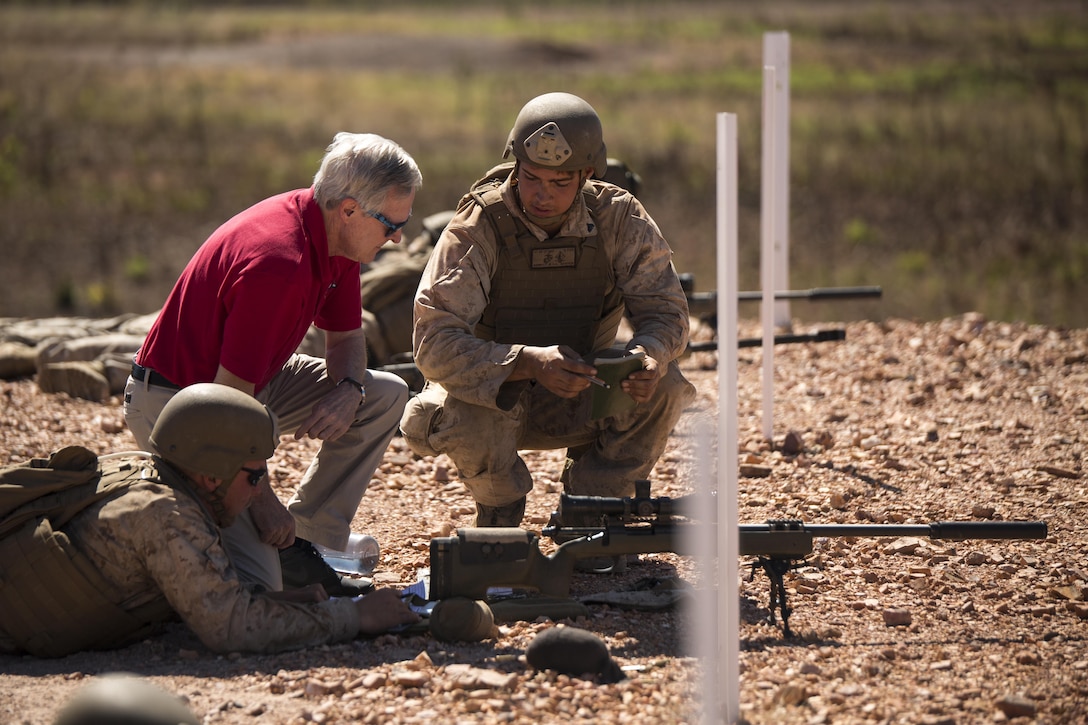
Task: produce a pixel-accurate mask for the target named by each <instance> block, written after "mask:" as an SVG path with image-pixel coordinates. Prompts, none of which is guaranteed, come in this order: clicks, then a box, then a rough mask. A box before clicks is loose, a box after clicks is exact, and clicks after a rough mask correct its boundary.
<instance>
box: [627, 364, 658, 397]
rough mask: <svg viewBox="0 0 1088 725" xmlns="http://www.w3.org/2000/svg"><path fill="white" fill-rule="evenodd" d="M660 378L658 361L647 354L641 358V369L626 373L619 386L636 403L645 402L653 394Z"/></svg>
mask: <svg viewBox="0 0 1088 725" xmlns="http://www.w3.org/2000/svg"><path fill="white" fill-rule="evenodd" d="M660 380H661V365H660V363H658V362H657V360H654V359H653V358H652V357H650V356H649V355H647V356H646V357H645V358H643V359H642V369H641V370H636V371H635V372H633V373H631V374H630V375H628V376H627V377H626V378H625V379H624V380H623V382H621V383H620V387H621V388H623V392H625V393H627V394H628V395H630V396H631V397H632V398H634V400H635V402H636V403H645V402H646V401H648V400H649V399H650V398H652V397H653V396H654V391H656V390H657V384H658V382H659V381H660Z"/></svg>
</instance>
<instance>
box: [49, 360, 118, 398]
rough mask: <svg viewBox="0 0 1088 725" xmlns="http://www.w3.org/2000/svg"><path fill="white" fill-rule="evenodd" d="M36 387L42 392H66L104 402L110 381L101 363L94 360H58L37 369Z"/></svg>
mask: <svg viewBox="0 0 1088 725" xmlns="http://www.w3.org/2000/svg"><path fill="white" fill-rule="evenodd" d="M38 387H39V388H41V391H42V392H43V393H68V395H71V396H72V397H73V398H83V399H84V400H93V401H94V402H96V403H101V402H104V401H105V400H106V399H107V398H109V397H110V382H109V380H107V379H106V375H105V372H104V370H103V368H102V365H101V364H99V363H95V362H59V363H49V364H47V365H43V366H42V367H41V369H40V370H38Z"/></svg>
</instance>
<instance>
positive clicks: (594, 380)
mask: <svg viewBox="0 0 1088 725" xmlns="http://www.w3.org/2000/svg"><path fill="white" fill-rule="evenodd" d="M582 377H583V378H585V379H586V380H588V381H589V382H591V383H593V384H594V385H599V386H600V387H602V388H604V389H605V390H608V389H609V388H611V387H612V386H611V385H609V384H608V383H606V382H605V381H603V380H601V379H600V378H598V377H597V376H596V375H583V376H582Z"/></svg>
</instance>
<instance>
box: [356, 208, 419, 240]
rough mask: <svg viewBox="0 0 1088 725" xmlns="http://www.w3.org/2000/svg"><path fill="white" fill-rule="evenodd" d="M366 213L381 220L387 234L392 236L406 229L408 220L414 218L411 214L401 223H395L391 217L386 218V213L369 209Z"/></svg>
mask: <svg viewBox="0 0 1088 725" xmlns="http://www.w3.org/2000/svg"><path fill="white" fill-rule="evenodd" d="M366 215H367V216H368V217H372V218H374V219H377V220H378V221H379V222H381V223H382V226H384V227H385V233H386V235H387V236H390V237H391V236H393V235H394V234H396V233H397V232H398V231H400V230H401V229H404V225H405V224H407V223H408V220H409V219H411V218H412V215H411V214H409V215H408V219H405V220H404V221H402V222H401V223H400V224H394V223H393V222H391V221H389V219H387V218H386V216H385V214H382V213H381V212H380V211H368V212H367V213H366Z"/></svg>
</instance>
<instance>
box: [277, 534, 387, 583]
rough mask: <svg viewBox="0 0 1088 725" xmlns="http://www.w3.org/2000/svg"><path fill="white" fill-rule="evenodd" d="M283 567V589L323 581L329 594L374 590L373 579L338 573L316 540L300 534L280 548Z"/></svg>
mask: <svg viewBox="0 0 1088 725" xmlns="http://www.w3.org/2000/svg"><path fill="white" fill-rule="evenodd" d="M280 569H282V570H283V588H284V589H300V588H302V587H305V586H308V585H310V584H320V585H321V586H322V587H324V588H325V591H326V592H328V593H329V596H330V597H357V596H359V595H362V594H369V593H370V592H372V591H374V582H372V581H371V580H370V579H363V578H359V579H353V578H351V577H346V576H340V575H339V574H337V573H336V570H334V569H333V568H332V567H331V566H329V564H328V562H327V561H325V559H324V558H322V556H321V554H319V553H318V551H317V549H315V548H314V545H313V544H311V543H310V542H309V541H307V540H306V539H300V538H298V537H297V536H296V537H295V543H293V544H291V545H290V546H288V547H287V548H286V549H280Z"/></svg>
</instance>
